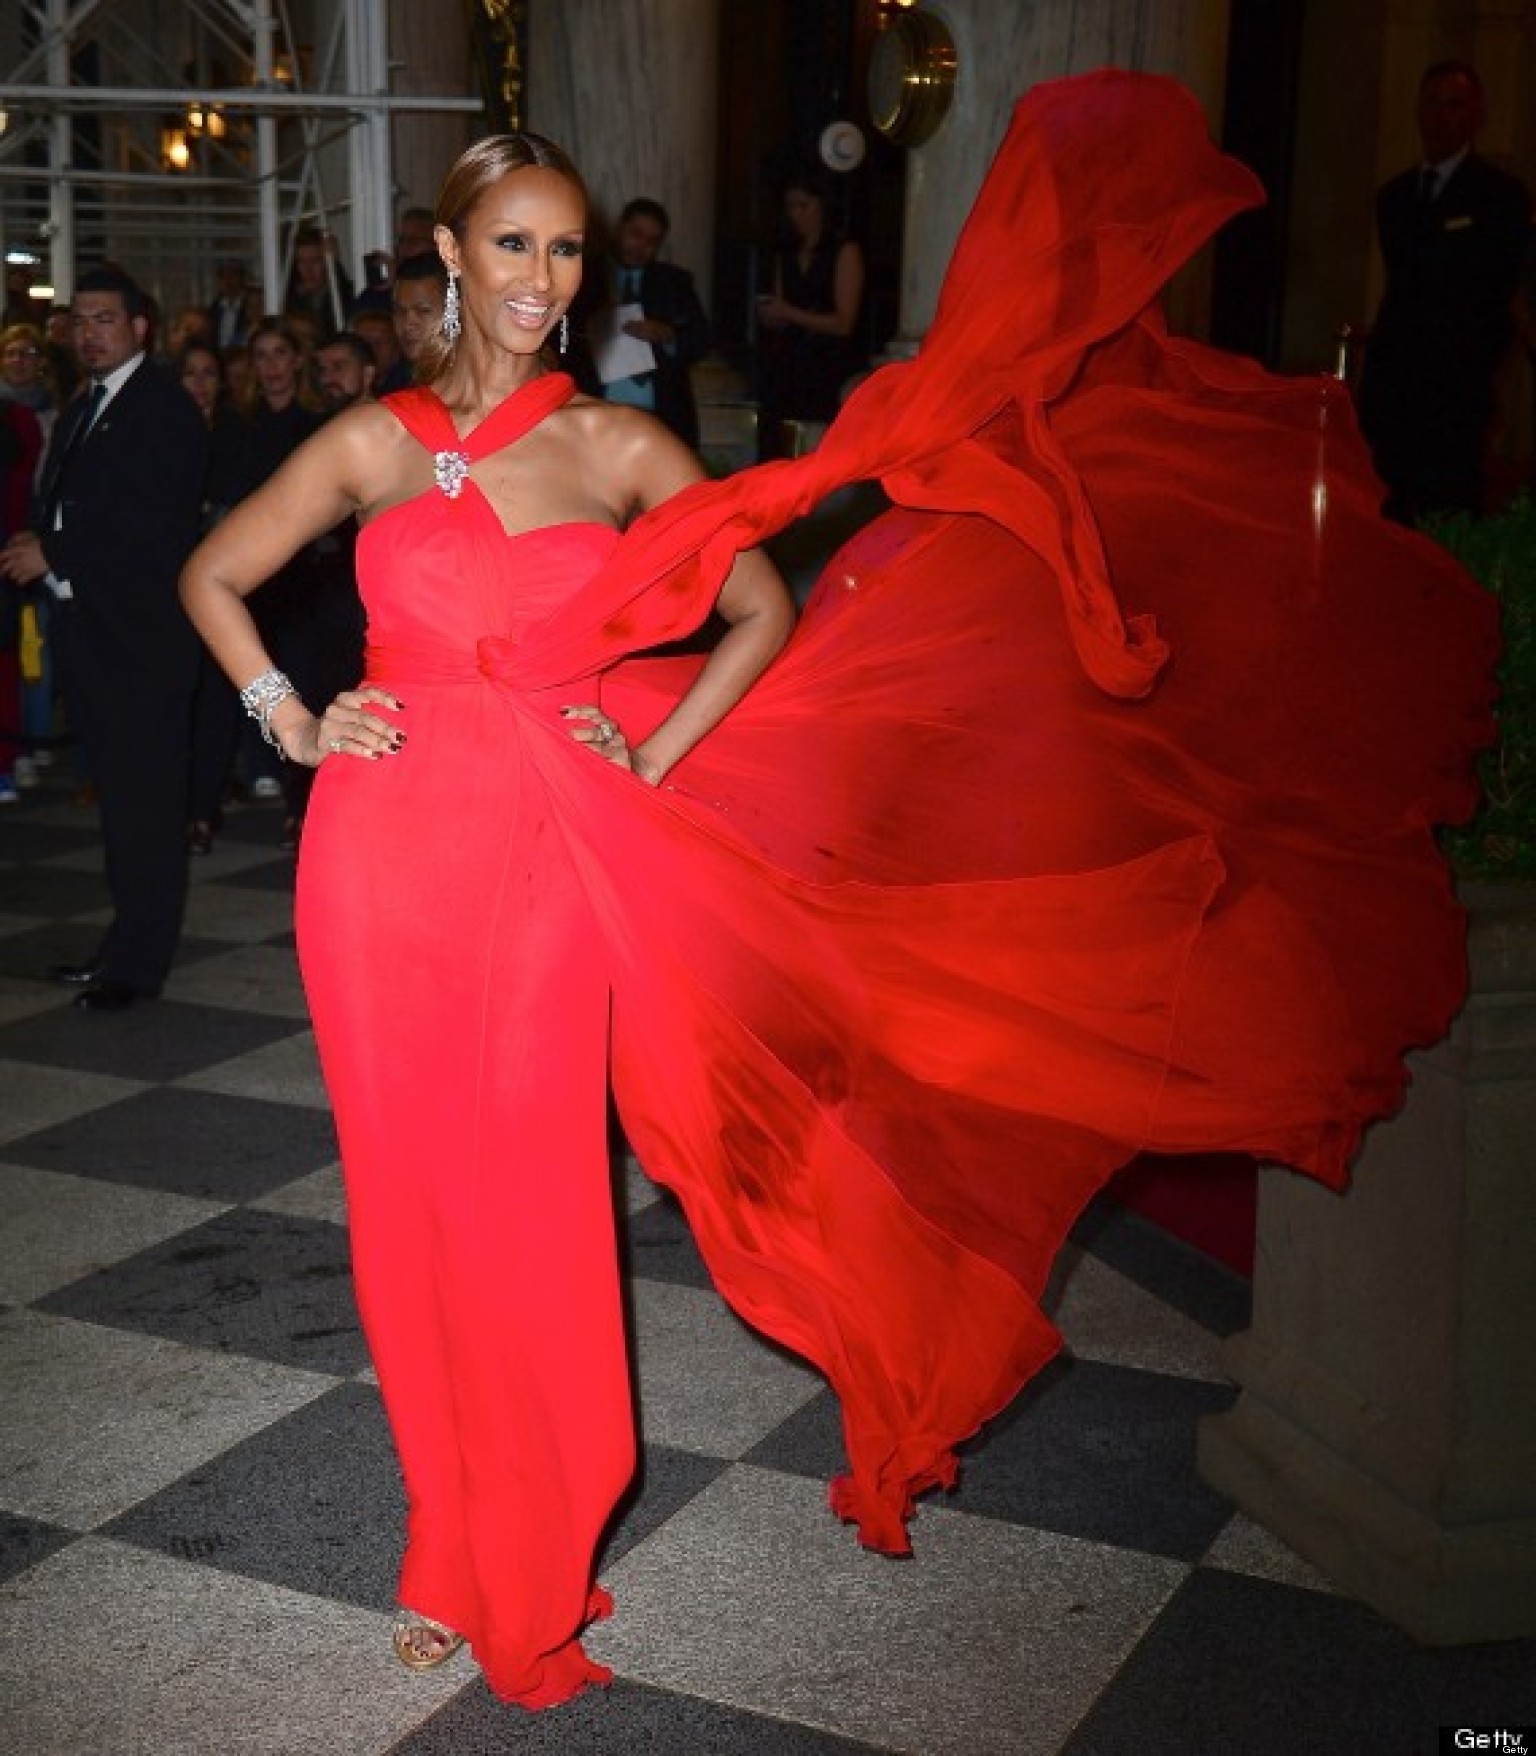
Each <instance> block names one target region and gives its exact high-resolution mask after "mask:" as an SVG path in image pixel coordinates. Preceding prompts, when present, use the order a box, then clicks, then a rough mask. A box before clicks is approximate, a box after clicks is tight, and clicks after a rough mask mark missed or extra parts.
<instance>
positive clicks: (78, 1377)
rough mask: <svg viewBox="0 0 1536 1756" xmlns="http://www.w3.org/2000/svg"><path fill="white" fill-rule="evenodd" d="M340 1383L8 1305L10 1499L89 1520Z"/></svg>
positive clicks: (1, 1377)
mask: <svg viewBox="0 0 1536 1756" xmlns="http://www.w3.org/2000/svg"><path fill="white" fill-rule="evenodd" d="M335 1383H336V1380H335V1379H334V1378H329V1377H326V1376H324V1375H323V1374H321V1373H318V1372H301V1371H296V1370H295V1369H294V1368H292V1367H290V1366H278V1365H274V1364H272V1363H271V1362H270V1361H266V1360H256V1359H250V1358H246V1357H243V1356H241V1355H238V1354H216V1353H210V1352H207V1351H205V1350H204V1349H201V1348H192V1347H185V1346H183V1345H182V1344H181V1343H179V1342H174V1341H164V1340H161V1339H160V1338H158V1337H155V1336H148V1335H133V1334H129V1333H128V1332H127V1331H125V1330H119V1329H106V1328H103V1327H101V1326H99V1325H97V1324H93V1323H77V1322H74V1321H73V1320H72V1319H70V1318H67V1317H54V1316H50V1315H47V1314H45V1313H43V1312H40V1311H7V1312H3V1313H0V1407H3V1408H4V1409H5V1420H4V1423H3V1424H0V1506H3V1507H4V1508H5V1509H6V1510H7V1511H11V1512H20V1513H24V1514H26V1515H28V1516H29V1517H32V1518H41V1519H44V1520H46V1521H48V1522H49V1523H53V1524H61V1525H64V1526H66V1527H68V1528H70V1529H73V1530H89V1529H91V1528H92V1527H93V1526H95V1525H97V1524H100V1523H102V1522H103V1521H104V1520H105V1519H108V1518H111V1517H113V1516H114V1515H115V1514H117V1513H119V1512H121V1511H123V1510H124V1509H125V1508H127V1507H129V1506H131V1505H133V1504H134V1502H135V1501H137V1500H141V1499H143V1498H144V1496H145V1495H146V1494H151V1493H153V1492H155V1490H156V1489H158V1488H161V1487H164V1486H165V1484H166V1483H167V1482H171V1481H174V1480H175V1479H176V1478H177V1477H178V1476H181V1475H185V1474H186V1472H187V1471H188V1470H189V1469H194V1468H196V1467H197V1465H198V1464H200V1463H204V1462H206V1461H207V1459H208V1458H210V1457H214V1456H216V1455H217V1454H218V1453H219V1452H221V1451H224V1450H226V1449H227V1448H228V1447H229V1446H231V1445H234V1444H237V1443H238V1442H239V1441H240V1440H242V1439H246V1438H248V1437H249V1436H250V1435H251V1434H252V1433H256V1432H259V1431H260V1430H261V1429H262V1428H263V1427H265V1426H268V1425H270V1423H271V1422H273V1421H275V1420H278V1419H280V1418H281V1417H282V1416H284V1415H287V1414H290V1413H292V1411H293V1410H294V1409H296V1408H302V1407H303V1405H304V1404H305V1403H307V1402H309V1401H311V1400H313V1398H315V1397H317V1396H319V1395H321V1394H323V1393H324V1392H325V1391H326V1390H328V1389H330V1388H331V1386H332V1385H333V1384H335Z"/></svg>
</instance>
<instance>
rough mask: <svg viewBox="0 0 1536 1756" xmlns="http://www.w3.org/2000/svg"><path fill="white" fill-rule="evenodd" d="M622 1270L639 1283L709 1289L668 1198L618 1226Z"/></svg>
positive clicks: (688, 1233) (689, 1237)
mask: <svg viewBox="0 0 1536 1756" xmlns="http://www.w3.org/2000/svg"><path fill="white" fill-rule="evenodd" d="M620 1243H621V1247H622V1252H623V1261H624V1269H625V1272H626V1273H627V1274H630V1275H633V1276H635V1277H636V1278H637V1279H640V1280H664V1281H671V1282H672V1283H673V1284H675V1285H678V1286H690V1287H712V1286H713V1285H714V1284H715V1283H714V1282H713V1281H712V1280H711V1279H710V1278H709V1270H708V1269H707V1268H706V1267H705V1266H704V1258H703V1257H702V1256H700V1254H699V1247H698V1245H697V1244H696V1243H695V1242H694V1238H693V1233H692V1232H691V1231H690V1230H689V1228H688V1221H687V1220H686V1219H685V1218H684V1217H683V1210H682V1208H681V1207H679V1206H678V1204H677V1202H676V1201H674V1200H673V1198H672V1197H671V1196H670V1195H663V1196H662V1197H661V1199H660V1200H659V1201H653V1202H652V1203H651V1204H650V1206H649V1207H642V1208H641V1209H640V1211H639V1212H638V1213H633V1214H630V1215H628V1216H627V1217H626V1218H625V1219H624V1221H623V1223H622V1224H621V1226H620Z"/></svg>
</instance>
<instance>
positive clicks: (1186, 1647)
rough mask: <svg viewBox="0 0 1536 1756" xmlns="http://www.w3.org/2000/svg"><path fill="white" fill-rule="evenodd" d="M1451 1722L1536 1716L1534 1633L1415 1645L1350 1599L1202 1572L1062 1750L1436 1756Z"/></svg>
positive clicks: (1524, 1720) (1159, 1755)
mask: <svg viewBox="0 0 1536 1756" xmlns="http://www.w3.org/2000/svg"><path fill="white" fill-rule="evenodd" d="M1456 1724H1470V1725H1484V1726H1487V1725H1499V1724H1505V1725H1509V1724H1515V1725H1536V1641H1530V1640H1526V1641H1511V1642H1509V1643H1507V1644H1504V1645H1498V1646H1475V1647H1460V1648H1446V1649H1434V1648H1428V1647H1420V1646H1417V1645H1415V1644H1414V1642H1413V1641H1411V1640H1410V1639H1409V1638H1408V1637H1407V1635H1405V1634H1402V1633H1399V1632H1398V1630H1397V1629H1395V1628H1392V1627H1390V1626H1389V1625H1388V1624H1387V1623H1385V1622H1383V1621H1382V1620H1381V1618H1380V1617H1379V1616H1377V1615H1376V1614H1375V1613H1374V1612H1373V1611H1371V1610H1368V1609H1366V1608H1365V1607H1364V1606H1363V1605H1361V1604H1357V1603H1353V1602H1351V1601H1349V1600H1347V1599H1342V1598H1334V1597H1330V1596H1327V1595H1325V1594H1323V1593H1320V1592H1313V1591H1303V1590H1299V1589H1297V1588H1295V1587H1293V1586H1286V1585H1277V1584H1274V1583H1272V1582H1270V1581H1268V1580H1262V1579H1249V1578H1245V1577H1243V1576H1241V1575H1238V1574H1232V1573H1222V1572H1219V1571H1217V1570H1215V1569H1206V1568H1201V1569H1197V1570H1196V1571H1195V1572H1194V1573H1193V1574H1192V1575H1191V1576H1190V1578H1189V1579H1188V1580H1187V1581H1186V1582H1185V1583H1184V1585H1183V1586H1181V1587H1180V1589H1179V1590H1178V1592H1176V1593H1175V1595H1174V1596H1173V1598H1172V1599H1171V1600H1170V1601H1169V1603H1168V1604H1167V1606H1166V1607H1165V1608H1164V1610H1163V1613H1162V1614H1161V1616H1159V1617H1158V1619H1157V1621H1156V1622H1154V1623H1153V1625H1152V1627H1151V1628H1150V1629H1149V1630H1148V1632H1147V1633H1146V1635H1145V1636H1144V1637H1143V1638H1142V1640H1141V1642H1140V1643H1139V1644H1138V1646H1137V1647H1136V1649H1135V1651H1134V1652H1132V1654H1131V1656H1130V1657H1129V1659H1127V1661H1126V1663H1125V1664H1124V1666H1123V1667H1122V1668H1121V1670H1120V1672H1119V1674H1118V1675H1117V1676H1116V1678H1115V1680H1114V1682H1113V1683H1111V1685H1110V1686H1109V1688H1108V1689H1107V1690H1106V1691H1105V1693H1104V1694H1103V1695H1101V1696H1100V1698H1099V1700H1098V1702H1097V1703H1096V1704H1095V1706H1094V1708H1093V1709H1092V1711H1091V1712H1090V1713H1089V1714H1088V1715H1087V1717H1086V1718H1085V1719H1084V1720H1083V1722H1082V1723H1081V1724H1080V1725H1079V1726H1078V1728H1077V1730H1076V1731H1075V1732H1074V1733H1073V1735H1072V1737H1071V1738H1070V1739H1068V1741H1067V1743H1066V1745H1065V1746H1064V1749H1063V1752H1062V1756H1133V1753H1134V1756H1206V1753H1207V1752H1212V1753H1214V1752H1222V1753H1225V1752H1227V1751H1232V1752H1237V1751H1242V1752H1243V1753H1244V1756H1363V1753H1364V1752H1375V1751H1381V1752H1383V1753H1384V1756H1385V1753H1386V1752H1391V1756H1436V1752H1437V1751H1438V1749H1439V1747H1440V1745H1439V1733H1438V1728H1439V1727H1440V1726H1447V1725H1456Z"/></svg>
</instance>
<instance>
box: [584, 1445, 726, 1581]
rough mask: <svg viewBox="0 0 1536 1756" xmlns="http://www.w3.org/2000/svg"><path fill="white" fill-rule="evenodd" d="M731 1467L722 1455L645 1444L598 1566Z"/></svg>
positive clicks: (608, 1563) (608, 1562)
mask: <svg viewBox="0 0 1536 1756" xmlns="http://www.w3.org/2000/svg"><path fill="white" fill-rule="evenodd" d="M729 1468H730V1463H729V1461H728V1460H727V1459H725V1458H722V1457H703V1456H700V1454H699V1453H698V1452H696V1451H675V1450H673V1449H672V1448H671V1447H670V1446H667V1445H646V1446H644V1447H642V1449H641V1453H640V1467H639V1470H638V1471H637V1472H636V1475H635V1479H634V1482H633V1483H632V1484H631V1486H630V1489H629V1492H628V1493H627V1494H625V1496H624V1498H623V1499H622V1500H621V1501H620V1502H619V1505H618V1510H617V1511H616V1513H615V1514H614V1517H615V1520H616V1522H615V1523H614V1524H613V1525H612V1526H610V1534H609V1535H608V1537H607V1538H606V1540H605V1541H604V1542H603V1545H602V1549H601V1554H600V1560H599V1566H600V1568H601V1567H611V1566H612V1565H613V1563H614V1562H615V1561H617V1560H619V1559H620V1558H621V1557H623V1556H624V1555H626V1554H628V1552H629V1551H630V1550H631V1549H632V1548H634V1547H635V1545H636V1544H637V1543H643V1542H644V1541H645V1539H646V1538H647V1537H648V1536H650V1535H651V1534H652V1533H653V1532H654V1531H657V1530H660V1529H661V1527H662V1525H664V1524H665V1523H666V1521H667V1520H668V1519H669V1518H670V1517H671V1516H672V1514H673V1513H674V1512H676V1511H677V1510H678V1509H679V1508H680V1507H683V1506H686V1505H687V1504H688V1502H689V1501H690V1500H691V1499H693V1497H694V1495H696V1494H702V1493H703V1491H704V1490H705V1489H706V1488H707V1487H708V1486H709V1484H710V1483H711V1482H712V1481H714V1479H715V1477H716V1476H718V1475H720V1474H722V1473H723V1472H724V1471H725V1470H727V1469H729Z"/></svg>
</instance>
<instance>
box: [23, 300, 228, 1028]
mask: <svg viewBox="0 0 1536 1756" xmlns="http://www.w3.org/2000/svg"><path fill="white" fill-rule="evenodd" d="M73 324H74V334H75V341H76V346H77V349H78V352H79V355H80V359H81V363H82V365H83V366H84V368H85V370H86V372H87V374H88V375H89V382H88V384H87V386H86V388H85V389H84V390H82V392H81V394H80V395H79V396H78V397H77V398H76V399H75V401H74V402H73V403H72V404H71V405H70V407H69V408H68V410H66V412H65V413H64V414H63V415H61V416H60V418H59V420H58V423H57V425H56V427H55V430H54V435H53V442H52V444H51V445H50V447H49V452H48V456H47V458H46V459H45V462H44V467H43V477H42V479H43V493H42V505H41V515H40V517H39V518H38V520H37V528H36V530H34V531H25V532H22V533H21V534H20V535H18V536H15V537H13V538H12V539H11V541H10V542H9V543H8V544H7V545H6V547H5V550H4V551H3V553H0V571H3V572H4V573H5V574H6V576H7V577H8V578H10V579H13V580H15V581H17V582H18V583H20V584H28V583H33V582H35V581H38V580H42V581H44V582H45V583H46V584H47V586H48V587H49V589H50V590H52V591H53V592H54V594H55V596H56V597H57V598H58V600H59V602H58V606H57V610H58V613H57V615H56V617H55V619H54V622H53V628H54V630H55V631H56V633H57V635H58V639H59V658H60V665H61V670H62V672H63V674H64V685H65V699H66V703H67V706H68V708H69V712H70V718H71V721H72V723H73V724H74V726H75V728H76V731H77V733H78V735H79V736H80V737H81V739H82V740H83V742H84V744H85V747H86V749H87V751H88V752H89V756H90V763H91V771H92V773H93V774H94V776H95V777H96V781H97V785H98V787H99V789H100V805H101V828H102V839H103V842H104V843H105V851H106V869H107V885H108V889H109V890H110V892H111V896H112V906H113V916H112V921H111V923H110V925H109V926H108V928H107V931H106V934H105V936H104V937H103V939H102V941H101V945H100V947H99V949H98V951H97V953H96V955H95V956H94V957H93V958H91V959H90V961H89V962H87V963H83V964H66V965H61V966H60V967H58V968H57V969H55V970H54V972H53V974H54V976H55V978H56V979H57V980H59V981H62V982H66V983H69V984H71V985H73V986H77V987H78V988H79V989H80V992H79V994H78V995H77V996H76V999H75V1004H76V1005H77V1006H79V1007H81V1008H83V1009H84V1010H86V1011H91V1012H105V1011H120V1010H121V1009H122V1008H124V1007H126V1006H130V1005H132V1004H133V1002H134V1001H136V1000H139V999H147V998H149V997H151V996H153V995H155V994H158V993H159V991H160V987H161V984H162V983H163V982H164V980H165V977H166V973H167V971H168V970H169V968H170V964H171V958H172V956H173V955H174V953H175V949H176V941H177V938H178V936H179V935H180V932H181V914H182V905H183V902H184V900H185V894H186V880H187V857H186V840H185V832H186V818H187V779H188V767H189V753H190V728H191V710H192V691H193V686H194V684H195V682H196V680H197V660H198V645H197V636H196V635H195V634H194V632H193V630H192V625H191V624H190V623H189V622H188V621H187V619H186V617H185V616H184V615H183V614H182V610H181V604H180V601H179V599H178V598H177V595H176V581H177V576H178V575H179V573H180V571H181V566H182V563H183V562H184V561H185V560H186V558H187V556H188V554H189V553H190V552H191V550H192V547H193V545H194V544H195V542H196V541H197V529H198V510H199V506H200V503H201V500H202V492H203V476H204V471H205V468H206V464H207V448H208V438H207V429H206V427H205V426H204V423H203V419H202V417H201V415H200V414H199V413H198V411H197V408H196V407H195V405H194V404H193V402H192V399H191V397H189V396H188V395H187V393H186V392H185V391H184V390H183V389H182V388H181V386H180V385H179V384H178V383H177V382H176V380H175V379H174V378H173V377H172V376H171V375H170V374H169V373H168V372H165V371H163V370H162V369H161V368H160V367H159V366H158V365H157V364H155V363H154V362H153V361H151V360H150V359H149V358H148V357H147V349H148V346H149V338H150V321H149V303H148V300H147V299H146V297H145V295H144V293H143V292H142V291H141V290H140V288H139V287H138V286H136V285H135V283H134V282H133V281H132V280H131V279H129V277H128V276H127V275H125V274H123V273H122V272H121V271H120V270H117V269H108V268H103V269H96V270H93V271H92V272H90V273H88V274H85V275H83V276H82V277H81V279H80V282H79V286H78V288H77V290H76V293H75V298H74V305H73Z"/></svg>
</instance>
